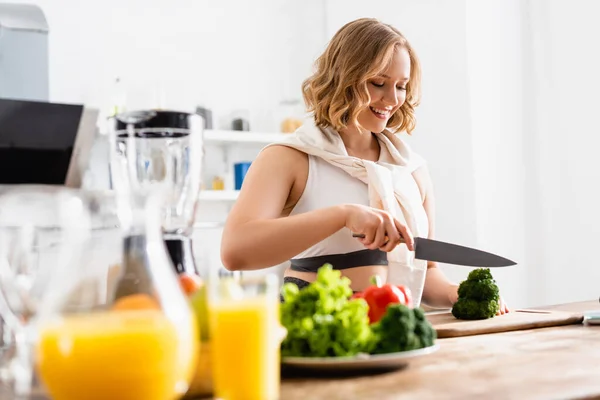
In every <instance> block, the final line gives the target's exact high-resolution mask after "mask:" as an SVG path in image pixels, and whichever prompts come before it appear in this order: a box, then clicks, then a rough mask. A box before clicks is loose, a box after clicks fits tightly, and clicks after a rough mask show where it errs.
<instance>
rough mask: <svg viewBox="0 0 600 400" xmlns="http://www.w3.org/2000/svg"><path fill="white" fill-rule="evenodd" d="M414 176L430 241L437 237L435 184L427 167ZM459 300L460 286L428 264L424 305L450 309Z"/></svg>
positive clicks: (435, 264)
mask: <svg viewBox="0 0 600 400" xmlns="http://www.w3.org/2000/svg"><path fill="white" fill-rule="evenodd" d="M413 176H414V177H415V180H416V182H417V184H418V186H419V189H420V190H421V195H422V197H423V207H424V208H425V212H426V213H427V217H428V219H429V235H428V238H429V239H433V238H434V237H435V198H434V195H433V184H432V182H431V177H430V175H429V171H428V169H427V167H426V166H423V167H421V168H419V169H417V170H416V171H415V172H414V173H413ZM457 299H458V285H456V284H454V283H452V282H450V281H449V280H448V278H447V277H446V276H445V275H444V273H443V272H442V270H440V269H439V268H438V266H437V263H436V262H432V261H429V262H428V263H427V275H426V277H425V287H424V289H423V303H425V304H427V305H428V306H431V307H435V308H448V307H452V304H454V303H455V302H456V300H457Z"/></svg>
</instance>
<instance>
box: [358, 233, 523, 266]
mask: <svg viewBox="0 0 600 400" xmlns="http://www.w3.org/2000/svg"><path fill="white" fill-rule="evenodd" d="M352 236H353V237H356V238H364V237H365V235H363V234H361V233H353V234H352ZM414 240H415V258H417V259H419V260H427V261H437V262H441V263H445V264H455V265H465V266H469V267H490V268H491V267H508V266H510V265H515V264H516V262H514V261H511V260H509V259H507V258H504V257H500V256H497V255H495V254H492V253H488V252H485V251H481V250H477V249H473V248H470V247H465V246H459V245H457V244H452V243H446V242H440V241H439V240H433V239H425V238H422V237H415V238H414Z"/></svg>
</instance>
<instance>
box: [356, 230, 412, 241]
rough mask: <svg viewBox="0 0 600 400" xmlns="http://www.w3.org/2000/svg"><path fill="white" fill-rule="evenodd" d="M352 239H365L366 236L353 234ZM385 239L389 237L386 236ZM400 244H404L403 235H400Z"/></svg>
mask: <svg viewBox="0 0 600 400" xmlns="http://www.w3.org/2000/svg"><path fill="white" fill-rule="evenodd" d="M352 237H354V238H360V239H363V238H364V237H365V234H364V233H354V232H352ZM385 238H386V239H388V237H387V235H386V236H385ZM400 243H404V238H403V237H402V235H400Z"/></svg>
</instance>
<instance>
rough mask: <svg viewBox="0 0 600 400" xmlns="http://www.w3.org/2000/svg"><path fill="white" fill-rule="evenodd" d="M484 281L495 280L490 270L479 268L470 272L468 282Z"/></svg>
mask: <svg viewBox="0 0 600 400" xmlns="http://www.w3.org/2000/svg"><path fill="white" fill-rule="evenodd" d="M484 279H494V277H493V276H492V272H491V271H490V269H489V268H477V269H474V270H473V271H471V272H469V275H468V276H467V280H469V281H482V280H484Z"/></svg>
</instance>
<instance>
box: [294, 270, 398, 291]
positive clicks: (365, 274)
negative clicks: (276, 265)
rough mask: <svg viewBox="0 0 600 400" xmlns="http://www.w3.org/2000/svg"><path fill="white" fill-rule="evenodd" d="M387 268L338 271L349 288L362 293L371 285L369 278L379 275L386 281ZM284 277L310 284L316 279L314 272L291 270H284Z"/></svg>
mask: <svg viewBox="0 0 600 400" xmlns="http://www.w3.org/2000/svg"><path fill="white" fill-rule="evenodd" d="M387 268H388V267H387V266H385V265H368V266H365V267H356V268H347V269H342V270H340V271H341V273H342V276H345V277H347V278H348V279H350V282H351V283H350V287H351V288H352V290H354V291H358V292H360V291H363V290H365V289H366V288H367V287H368V286H370V285H371V277H372V276H373V275H379V276H380V277H381V280H382V281H383V282H385V281H386V279H387ZM284 276H286V277H287V276H289V277H294V278H298V279H302V280H304V281H307V282H312V281H314V280H315V279H317V274H316V273H315V272H302V271H293V270H292V269H291V268H287V269H286V270H285V273H284Z"/></svg>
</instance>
